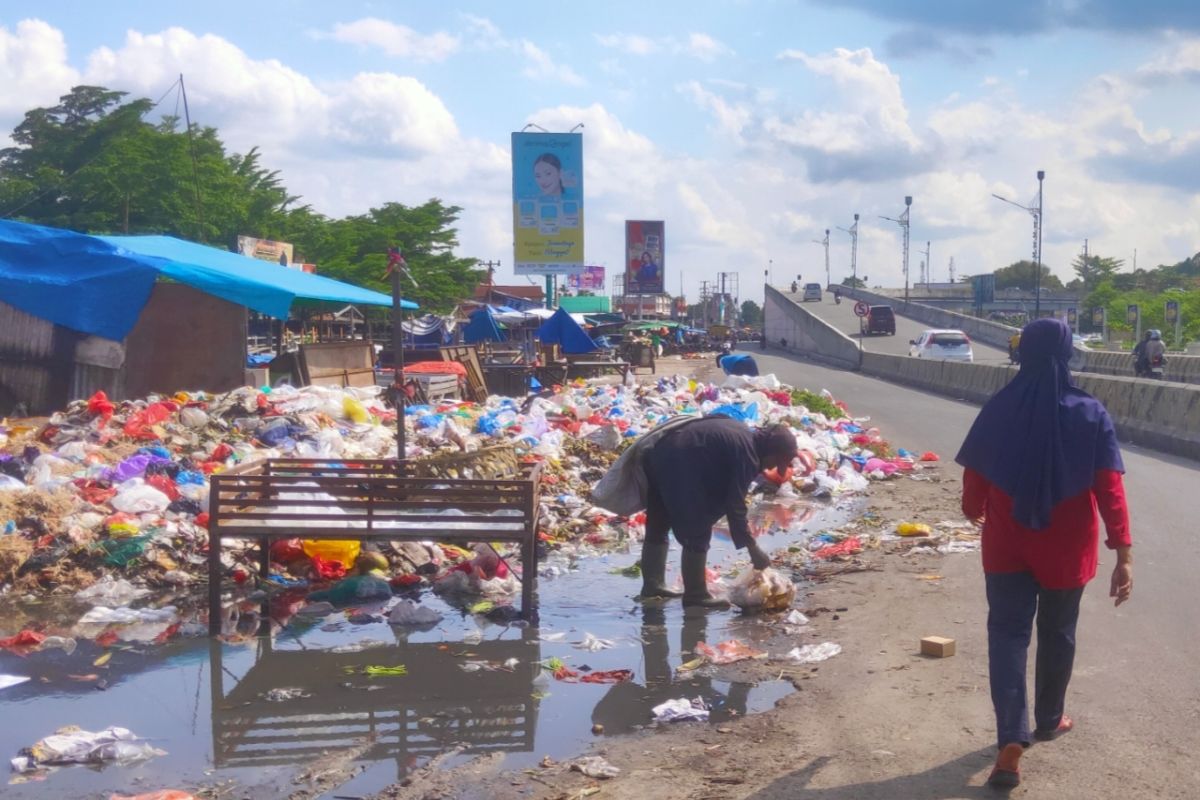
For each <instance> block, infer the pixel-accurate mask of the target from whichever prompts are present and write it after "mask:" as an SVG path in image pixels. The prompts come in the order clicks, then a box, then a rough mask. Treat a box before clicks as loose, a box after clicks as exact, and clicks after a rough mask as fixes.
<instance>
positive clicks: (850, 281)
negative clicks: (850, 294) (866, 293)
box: [842, 275, 867, 289]
mask: <svg viewBox="0 0 1200 800" xmlns="http://www.w3.org/2000/svg"><path fill="white" fill-rule="evenodd" d="M842 286H849V287H850V288H852V289H865V288H867V282H866V281H864V280H863V279H862V278H854V277H851V276H849V275H847V276H846V277H845V278H842Z"/></svg>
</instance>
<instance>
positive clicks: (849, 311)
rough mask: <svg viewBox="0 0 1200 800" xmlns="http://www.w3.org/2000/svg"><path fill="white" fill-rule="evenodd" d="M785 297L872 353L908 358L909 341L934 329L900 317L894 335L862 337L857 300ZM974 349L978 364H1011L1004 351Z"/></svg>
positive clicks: (829, 295)
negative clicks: (804, 299) (860, 343)
mask: <svg viewBox="0 0 1200 800" xmlns="http://www.w3.org/2000/svg"><path fill="white" fill-rule="evenodd" d="M785 294H787V296H788V297H789V298H791V299H792V300H794V301H795V302H796V303H798V304H799V305H800V306H802V307H803V308H804V309H805V310H806V311H810V312H812V313H813V314H816V315H817V316H818V317H820V318H821V319H823V320H825V321H826V322H828V323H829V324H830V325H833V326H834V327H835V328H837V329H838V330H840V331H841V332H842V333H845V334H846V335H847V336H849V337H851V338H852V339H854V340H856V341H857V340H858V339H859V338H861V339H862V344H863V349H864V350H866V351H867V352H869V353H890V354H892V355H897V356H907V355H908V347H909V344H908V343H909V341H910V340H913V339H916V338H917V337H918V336H920V335H921V332H922V331H925V330H928V329H929V328H930V327H932V326H930V325H927V324H925V323H924V322H917V321H916V320H912V319H909V318H907V317H902V316H900V315H899V314H897V315H896V335H895V336H862V337H860V335H859V332H858V317H857V316H855V314H854V301H853V300H851V299H850V298H842V302H841V303H840V304H836V303H834V302H833V293H832V292H825V293H823V295H822V300H821V302H820V303H817V302H815V301H810V302H808V303H805V302H802V301H801V297H803V294H802V293H799V294H791V293H787V292H785ZM971 350H972V351H973V352H974V355H975V362H976V363H978V364H999V363H1004V364H1007V363H1008V352H1007V351H1005V350H1001V349H999V348H995V347H992V346H990V345H986V344H984V343H982V342H977V341H974V340H972V341H971Z"/></svg>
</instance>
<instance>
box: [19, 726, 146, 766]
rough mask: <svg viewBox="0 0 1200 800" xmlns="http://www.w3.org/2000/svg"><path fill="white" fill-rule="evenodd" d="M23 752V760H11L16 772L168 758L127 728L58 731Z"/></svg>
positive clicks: (67, 728) (62, 729) (69, 727)
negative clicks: (56, 765) (58, 765)
mask: <svg viewBox="0 0 1200 800" xmlns="http://www.w3.org/2000/svg"><path fill="white" fill-rule="evenodd" d="M21 752H22V755H23V757H22V758H14V759H13V761H12V765H13V769H14V770H15V771H17V772H29V771H31V770H34V769H37V768H38V767H39V766H40V765H42V764H98V763H103V762H105V761H115V762H117V763H128V762H131V761H140V760H142V759H146V758H151V757H153V756H163V755H166V753H165V752H164V751H162V750H159V749H158V748H156V747H154V746H153V745H151V744H150V743H149V742H145V741H142V740H139V739H138V737H137V736H136V735H135V734H134V733H133V731H131V730H129V729H128V728H117V727H111V728H105V729H104V730H102V731H98V732H95V733H93V732H92V731H85V730H80V729H79V728H77V727H75V726H74V725H71V726H68V727H66V728H61V729H59V730H58V731H57V732H55V733H54V734H53V735H51V736H47V737H46V738H45V739H42V740H41V741H39V742H37V743H36V744H34V745H33V746H32V747H29V748H26V749H25V750H22V751H21Z"/></svg>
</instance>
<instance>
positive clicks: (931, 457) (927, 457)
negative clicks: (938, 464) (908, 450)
mask: <svg viewBox="0 0 1200 800" xmlns="http://www.w3.org/2000/svg"><path fill="white" fill-rule="evenodd" d="M921 460H922V461H941V459H940V458H938V454H937V453H931V452H924V453H922V454H921Z"/></svg>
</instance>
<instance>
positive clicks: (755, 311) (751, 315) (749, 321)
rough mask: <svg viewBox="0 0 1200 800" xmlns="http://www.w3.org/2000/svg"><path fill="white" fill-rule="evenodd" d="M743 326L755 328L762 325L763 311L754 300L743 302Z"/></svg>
mask: <svg viewBox="0 0 1200 800" xmlns="http://www.w3.org/2000/svg"><path fill="white" fill-rule="evenodd" d="M742 324H743V325H748V326H750V327H755V326H757V325H761V324H762V309H761V308H759V306H758V303H756V302H754V301H753V300H743V301H742Z"/></svg>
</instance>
